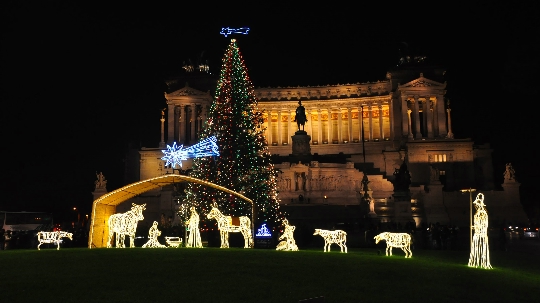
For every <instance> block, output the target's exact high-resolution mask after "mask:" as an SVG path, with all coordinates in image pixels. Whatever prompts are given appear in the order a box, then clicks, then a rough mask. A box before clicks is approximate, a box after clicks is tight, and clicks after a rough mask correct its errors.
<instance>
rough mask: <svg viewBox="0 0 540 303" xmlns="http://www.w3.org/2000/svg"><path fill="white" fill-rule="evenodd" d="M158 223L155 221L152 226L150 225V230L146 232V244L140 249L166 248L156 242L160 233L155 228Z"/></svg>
mask: <svg viewBox="0 0 540 303" xmlns="http://www.w3.org/2000/svg"><path fill="white" fill-rule="evenodd" d="M157 226H158V223H157V221H154V224H152V227H150V230H149V231H148V242H146V243H145V244H144V245H143V246H142V248H147V247H149V248H163V247H166V246H165V245H162V244H160V243H159V241H158V237H159V236H160V235H161V231H160V230H159V229H158V228H157Z"/></svg>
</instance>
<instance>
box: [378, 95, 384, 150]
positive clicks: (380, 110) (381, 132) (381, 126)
mask: <svg viewBox="0 0 540 303" xmlns="http://www.w3.org/2000/svg"><path fill="white" fill-rule="evenodd" d="M377 107H378V108H379V136H380V139H379V140H381V141H384V127H383V123H384V122H383V121H384V120H383V110H382V105H380V104H379V105H378V106H377Z"/></svg>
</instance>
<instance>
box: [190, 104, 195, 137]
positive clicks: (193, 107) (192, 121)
mask: <svg viewBox="0 0 540 303" xmlns="http://www.w3.org/2000/svg"><path fill="white" fill-rule="evenodd" d="M189 124H190V125H191V138H190V141H189V142H190V144H194V143H195V142H197V141H195V138H196V136H195V125H196V124H197V105H195V103H191V119H190V121H189Z"/></svg>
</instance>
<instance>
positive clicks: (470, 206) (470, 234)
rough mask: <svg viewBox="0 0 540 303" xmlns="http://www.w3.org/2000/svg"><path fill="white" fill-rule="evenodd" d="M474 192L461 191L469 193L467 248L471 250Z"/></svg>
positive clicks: (472, 190)
mask: <svg viewBox="0 0 540 303" xmlns="http://www.w3.org/2000/svg"><path fill="white" fill-rule="evenodd" d="M475 191H476V188H471V187H469V189H462V190H461V192H462V193H466V192H468V193H469V246H470V248H471V250H472V226H473V225H472V217H473V216H472V193H473V192H475Z"/></svg>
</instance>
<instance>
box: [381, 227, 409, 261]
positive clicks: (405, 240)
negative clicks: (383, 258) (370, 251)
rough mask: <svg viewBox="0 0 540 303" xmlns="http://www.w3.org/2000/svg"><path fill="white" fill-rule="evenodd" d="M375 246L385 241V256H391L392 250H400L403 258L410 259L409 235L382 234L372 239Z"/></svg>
mask: <svg viewBox="0 0 540 303" xmlns="http://www.w3.org/2000/svg"><path fill="white" fill-rule="evenodd" d="M374 239H375V244H377V243H379V241H386V255H387V256H391V255H392V248H393V247H396V248H401V249H402V250H403V252H405V258H410V257H412V251H411V235H409V234H407V233H390V232H382V233H380V234H378V235H376V236H375V237H374Z"/></svg>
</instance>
